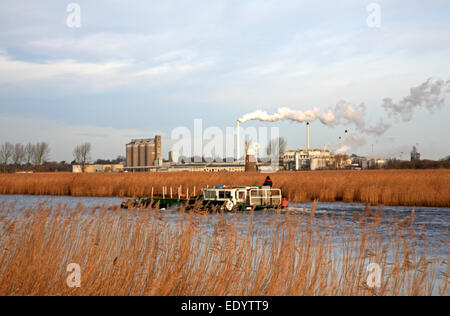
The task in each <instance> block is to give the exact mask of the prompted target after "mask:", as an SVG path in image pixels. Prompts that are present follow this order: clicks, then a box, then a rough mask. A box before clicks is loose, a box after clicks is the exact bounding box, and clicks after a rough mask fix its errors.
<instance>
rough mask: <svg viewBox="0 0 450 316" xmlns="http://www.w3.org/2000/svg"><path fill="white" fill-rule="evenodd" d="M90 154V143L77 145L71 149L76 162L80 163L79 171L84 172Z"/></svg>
mask: <svg viewBox="0 0 450 316" xmlns="http://www.w3.org/2000/svg"><path fill="white" fill-rule="evenodd" d="M90 155H91V144H90V143H84V144H82V145H78V146H77V147H75V149H74V150H73V157H74V158H75V161H76V163H77V164H79V165H81V172H84V171H85V170H86V165H87V164H88V162H89V160H90V159H91V157H90Z"/></svg>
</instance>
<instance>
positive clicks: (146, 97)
mask: <svg viewBox="0 0 450 316" xmlns="http://www.w3.org/2000/svg"><path fill="white" fill-rule="evenodd" d="M74 2H76V3H78V4H79V5H80V7H81V27H80V28H69V27H68V26H67V25H66V19H67V16H68V13H67V12H66V7H67V5H68V4H69V3H70V1H60V0H58V1H56V0H55V1H42V0H41V1H32V0H27V1H23V0H14V1H10V0H3V1H2V6H1V8H0V142H3V141H11V142H27V141H33V142H34V141H47V142H49V143H50V144H51V147H52V157H51V158H52V159H54V160H72V150H73V148H74V147H75V145H77V144H78V143H82V142H86V141H89V142H91V143H92V144H93V157H94V158H100V157H101V158H113V157H115V156H117V155H119V154H122V155H123V154H124V145H125V143H126V142H128V141H129V139H130V138H135V137H152V136H153V135H154V134H155V133H159V134H162V135H163V137H164V140H165V143H164V144H166V146H164V147H165V148H164V151H165V152H167V150H168V147H169V146H168V144H170V141H169V138H170V134H171V131H172V130H173V128H175V127H178V126H186V127H189V128H193V121H194V119H196V118H201V119H203V125H204V126H205V127H207V126H219V127H221V128H223V129H224V128H225V127H227V126H234V124H235V121H236V119H237V118H239V117H241V116H242V115H244V114H246V113H248V112H253V111H255V110H265V111H268V112H269V113H270V112H274V111H276V109H277V108H278V107H282V106H286V107H290V108H293V109H298V110H302V111H304V110H308V109H310V108H312V107H318V108H320V109H327V108H328V107H334V106H335V105H336V103H337V102H338V101H340V100H346V101H348V102H352V103H354V104H360V103H364V104H365V105H366V107H367V120H368V123H371V124H375V123H376V122H378V120H379V119H380V118H384V117H387V114H386V113H385V111H384V110H383V108H382V107H381V104H382V100H383V99H384V98H386V97H390V98H392V99H393V100H394V101H398V100H400V99H401V98H403V97H405V96H407V95H408V94H409V93H410V88H411V87H415V86H418V85H420V84H421V83H423V82H425V81H426V80H427V79H428V78H430V77H432V78H437V79H442V80H448V79H450V58H449V57H448V56H450V20H449V19H448V12H450V2H448V1H440V0H435V1H426V2H424V1H411V0H410V1H378V2H377V3H378V4H379V5H380V7H381V27H380V28H370V27H368V25H367V23H366V19H367V16H368V15H369V12H367V10H366V7H367V5H368V4H369V3H371V2H373V1H361V0H358V1H352V0H350V1H311V0H309V1H294V0H292V1H288V0H286V1H266V0H253V1H250V0H240V1H233V0H226V1H203V0H196V1H111V0H108V1H101V0H97V1H81V0H80V1H74ZM448 97H449V96H448V95H447V99H448ZM449 103H450V101H449V100H446V103H445V106H444V107H443V108H442V109H440V110H439V111H434V113H430V112H429V111H427V110H425V109H419V110H417V111H416V112H415V113H414V116H413V119H412V120H411V121H409V122H403V121H401V120H395V119H391V121H390V122H391V123H392V125H393V126H392V128H391V129H389V130H388V131H387V132H386V133H385V134H384V135H383V136H373V135H357V132H356V131H354V130H352V126H348V127H346V126H336V127H327V126H323V125H321V124H320V123H317V122H315V123H313V124H312V126H311V143H312V145H313V146H315V147H324V146H326V145H331V146H332V144H334V143H336V140H337V137H338V135H342V134H343V130H344V129H345V128H348V129H349V130H350V133H351V134H352V135H355V136H357V137H359V138H360V139H361V140H362V141H361V142H360V143H359V144H358V146H355V147H354V148H352V151H353V152H356V153H358V154H362V155H372V144H373V145H374V152H373V155H378V156H385V157H392V156H395V157H399V156H400V153H401V152H404V155H403V158H406V156H407V154H406V153H408V152H409V151H410V149H411V147H412V146H413V145H415V144H419V151H420V152H421V153H422V156H424V157H426V158H441V157H444V156H446V155H449V154H450V137H449V135H450V124H448V122H449V121H450V109H449ZM246 124H248V126H250V125H252V126H268V127H271V126H279V127H280V133H281V135H282V136H284V137H285V138H286V139H287V140H288V144H289V147H290V148H298V147H303V146H304V145H305V135H304V134H305V128H304V125H302V124H297V123H291V122H277V123H270V124H269V123H258V122H248V123H246Z"/></svg>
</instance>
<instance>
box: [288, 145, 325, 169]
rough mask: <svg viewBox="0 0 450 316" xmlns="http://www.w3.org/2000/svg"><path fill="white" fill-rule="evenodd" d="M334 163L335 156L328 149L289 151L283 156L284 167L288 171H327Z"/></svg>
mask: <svg viewBox="0 0 450 316" xmlns="http://www.w3.org/2000/svg"><path fill="white" fill-rule="evenodd" d="M332 161H333V156H332V154H331V152H330V151H329V150H326V149H299V150H289V151H286V152H285V153H284V154H283V165H284V168H285V169H286V170H318V169H326V168H328V167H329V166H330V164H331V163H332Z"/></svg>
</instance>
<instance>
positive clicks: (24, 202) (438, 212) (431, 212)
mask: <svg viewBox="0 0 450 316" xmlns="http://www.w3.org/2000/svg"><path fill="white" fill-rule="evenodd" d="M122 201H123V199H122V198H97V197H71V196H30V195H0V204H1V203H6V204H7V205H9V204H11V203H15V206H14V209H15V212H17V213H18V212H21V211H22V210H23V209H24V208H26V207H29V206H30V205H36V204H37V203H44V204H46V205H48V206H56V205H58V204H60V203H62V204H67V205H68V206H69V207H71V208H74V207H76V206H77V204H78V203H83V204H84V206H86V207H88V208H93V207H98V206H102V205H105V206H106V207H111V206H116V205H119V204H120V203H121V202H122ZM311 206H312V203H297V204H291V205H290V207H289V209H290V210H294V211H299V212H302V213H305V214H306V215H307V216H309V215H308V213H309V212H310V210H311ZM364 209H365V205H363V204H359V203H354V204H349V203H327V202H323V203H322V202H319V204H318V207H317V210H316V217H321V216H323V215H324V214H326V215H327V216H332V215H333V216H335V217H336V218H337V219H338V218H341V217H343V224H344V225H345V224H350V223H351V222H352V221H354V214H355V212H356V213H357V214H358V213H360V212H362V211H363V210H364ZM376 209H377V208H376V207H372V212H373V213H375V211H376ZM412 209H414V211H415V219H414V224H413V226H414V227H416V228H418V227H424V228H423V229H422V230H420V232H419V233H420V234H424V235H426V236H427V241H428V242H430V243H431V244H433V245H435V246H439V248H441V249H440V253H441V255H444V254H448V249H449V248H448V244H447V242H448V241H449V240H448V237H449V236H448V228H449V221H450V208H439V207H414V208H413V207H404V206H384V207H383V208H382V211H383V214H384V218H385V221H383V222H382V224H381V225H380V226H379V227H380V230H381V231H383V229H387V228H388V219H389V217H391V216H392V217H396V218H399V219H402V218H405V217H408V216H410V215H411V211H412ZM167 213H168V214H169V215H170V214H174V213H175V212H174V211H170V210H169V211H167ZM212 216H214V215H212ZM254 216H255V217H254V221H255V222H256V223H258V222H261V221H263V220H267V218H270V217H273V216H275V212H271V211H265V212H256V213H255V215H254ZM299 216H305V215H299ZM239 220H240V221H241V222H242V223H241V224H242V227H245V224H246V223H247V220H248V215H245V214H244V215H241V216H239ZM337 222H338V220H336V223H337ZM340 228H341V227H339V225H336V227H335V230H336V231H339V229H340Z"/></svg>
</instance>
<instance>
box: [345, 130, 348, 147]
mask: <svg viewBox="0 0 450 316" xmlns="http://www.w3.org/2000/svg"><path fill="white" fill-rule="evenodd" d="M345 145H347V146H348V130H345Z"/></svg>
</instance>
